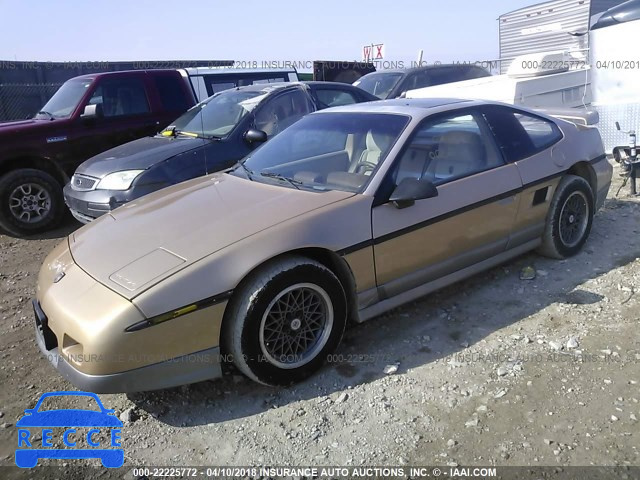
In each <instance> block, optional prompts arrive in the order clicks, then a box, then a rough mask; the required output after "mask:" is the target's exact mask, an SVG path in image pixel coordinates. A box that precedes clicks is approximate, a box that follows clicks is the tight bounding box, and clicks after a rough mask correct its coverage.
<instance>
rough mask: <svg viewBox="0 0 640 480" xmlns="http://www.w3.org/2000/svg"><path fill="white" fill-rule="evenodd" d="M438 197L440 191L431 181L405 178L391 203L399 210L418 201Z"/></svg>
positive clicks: (395, 191)
mask: <svg viewBox="0 0 640 480" xmlns="http://www.w3.org/2000/svg"><path fill="white" fill-rule="evenodd" d="M437 196H438V189H437V188H436V186H435V185H434V184H433V183H431V182H430V181H429V180H418V179H417V178H404V179H403V180H402V181H401V182H400V184H399V185H398V186H397V187H396V188H395V190H394V191H393V193H392V194H391V197H389V201H390V202H391V203H393V205H394V206H395V207H396V208H398V209H402V208H407V207H410V206H412V205H413V204H414V203H416V200H424V199H426V198H433V197H437Z"/></svg>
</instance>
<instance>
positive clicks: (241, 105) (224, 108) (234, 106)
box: [171, 90, 269, 137]
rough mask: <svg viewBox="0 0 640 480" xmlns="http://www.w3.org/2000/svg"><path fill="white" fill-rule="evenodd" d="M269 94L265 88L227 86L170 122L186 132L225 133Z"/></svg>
mask: <svg viewBox="0 0 640 480" xmlns="http://www.w3.org/2000/svg"><path fill="white" fill-rule="evenodd" d="M268 94H269V92H268V91H267V92H265V91H264V90H249V91H247V90H226V91H224V92H220V93H218V94H217V95H214V96H213V97H209V98H208V99H206V100H205V101H203V102H201V103H199V104H198V105H196V106H195V107H193V108H191V109H190V110H189V111H187V112H186V113H185V114H184V115H182V116H181V117H180V118H178V119H177V120H176V121H175V122H173V124H172V125H171V126H172V127H175V132H176V133H182V134H184V135H191V136H197V137H223V136H225V135H227V134H228V133H229V132H231V130H233V128H234V127H235V126H236V125H237V124H238V123H239V122H240V120H242V119H243V118H244V116H245V115H247V114H248V113H249V112H251V111H252V110H253V109H254V108H255V107H256V106H257V105H258V103H260V101H261V100H262V99H264V98H265V97H266V96H267V95H268Z"/></svg>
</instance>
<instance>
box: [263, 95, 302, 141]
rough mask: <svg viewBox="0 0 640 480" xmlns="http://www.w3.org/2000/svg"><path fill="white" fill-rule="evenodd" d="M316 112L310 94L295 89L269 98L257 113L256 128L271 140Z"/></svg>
mask: <svg viewBox="0 0 640 480" xmlns="http://www.w3.org/2000/svg"><path fill="white" fill-rule="evenodd" d="M313 110H314V107H313V103H312V100H311V97H310V96H309V94H308V93H307V92H306V91H305V90H303V89H301V88H295V89H291V90H287V91H284V92H281V93H277V94H275V95H274V96H273V97H272V98H267V99H266V101H264V103H262V104H261V105H260V106H259V107H258V109H257V111H256V113H255V117H254V119H255V128H257V129H258V130H262V131H263V132H265V133H266V134H267V138H269V139H271V138H273V137H275V136H276V135H277V134H278V133H280V132H282V131H283V130H284V129H285V128H287V127H289V126H291V125H293V124H294V123H295V122H297V121H298V120H300V119H301V118H302V117H304V116H305V115H307V114H308V113H311V112H312V111H313Z"/></svg>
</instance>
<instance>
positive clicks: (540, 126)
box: [513, 113, 562, 150]
mask: <svg viewBox="0 0 640 480" xmlns="http://www.w3.org/2000/svg"><path fill="white" fill-rule="evenodd" d="M513 115H514V116H515V117H516V120H518V122H520V125H522V128H524V129H525V131H526V132H527V134H528V135H529V138H530V139H531V141H532V142H533V145H534V147H535V148H536V149H537V150H544V149H545V148H547V147H550V146H551V145H553V144H554V143H556V142H557V141H558V140H560V139H561V138H562V133H560V130H559V129H558V127H557V126H556V124H555V123H551V122H549V121H547V120H545V119H543V118H540V117H532V116H529V115H524V114H522V113H514V114H513Z"/></svg>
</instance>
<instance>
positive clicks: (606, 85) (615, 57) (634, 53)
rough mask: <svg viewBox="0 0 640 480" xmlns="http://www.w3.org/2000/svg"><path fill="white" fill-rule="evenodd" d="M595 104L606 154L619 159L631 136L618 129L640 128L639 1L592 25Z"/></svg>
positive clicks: (628, 4) (617, 8)
mask: <svg viewBox="0 0 640 480" xmlns="http://www.w3.org/2000/svg"><path fill="white" fill-rule="evenodd" d="M589 35H590V36H591V38H590V43H591V52H590V53H591V54H590V57H591V62H590V63H591V87H592V95H593V100H592V105H593V107H594V108H595V109H596V110H597V111H598V113H599V114H600V123H599V124H598V128H599V130H600V135H601V136H602V141H603V142H604V146H605V149H606V151H607V153H609V154H613V155H614V156H615V157H616V159H618V160H619V159H620V156H619V151H620V149H623V148H628V145H629V137H628V135H626V134H625V133H623V132H621V131H618V130H617V129H616V122H619V123H620V126H621V127H622V129H623V130H636V131H637V130H640V0H631V1H628V2H625V3H622V4H620V5H618V6H617V7H614V8H612V9H610V10H608V11H607V12H605V13H604V14H603V15H602V16H601V17H600V19H599V20H598V21H597V22H596V23H595V24H594V25H593V27H591V31H590V32H589Z"/></svg>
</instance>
